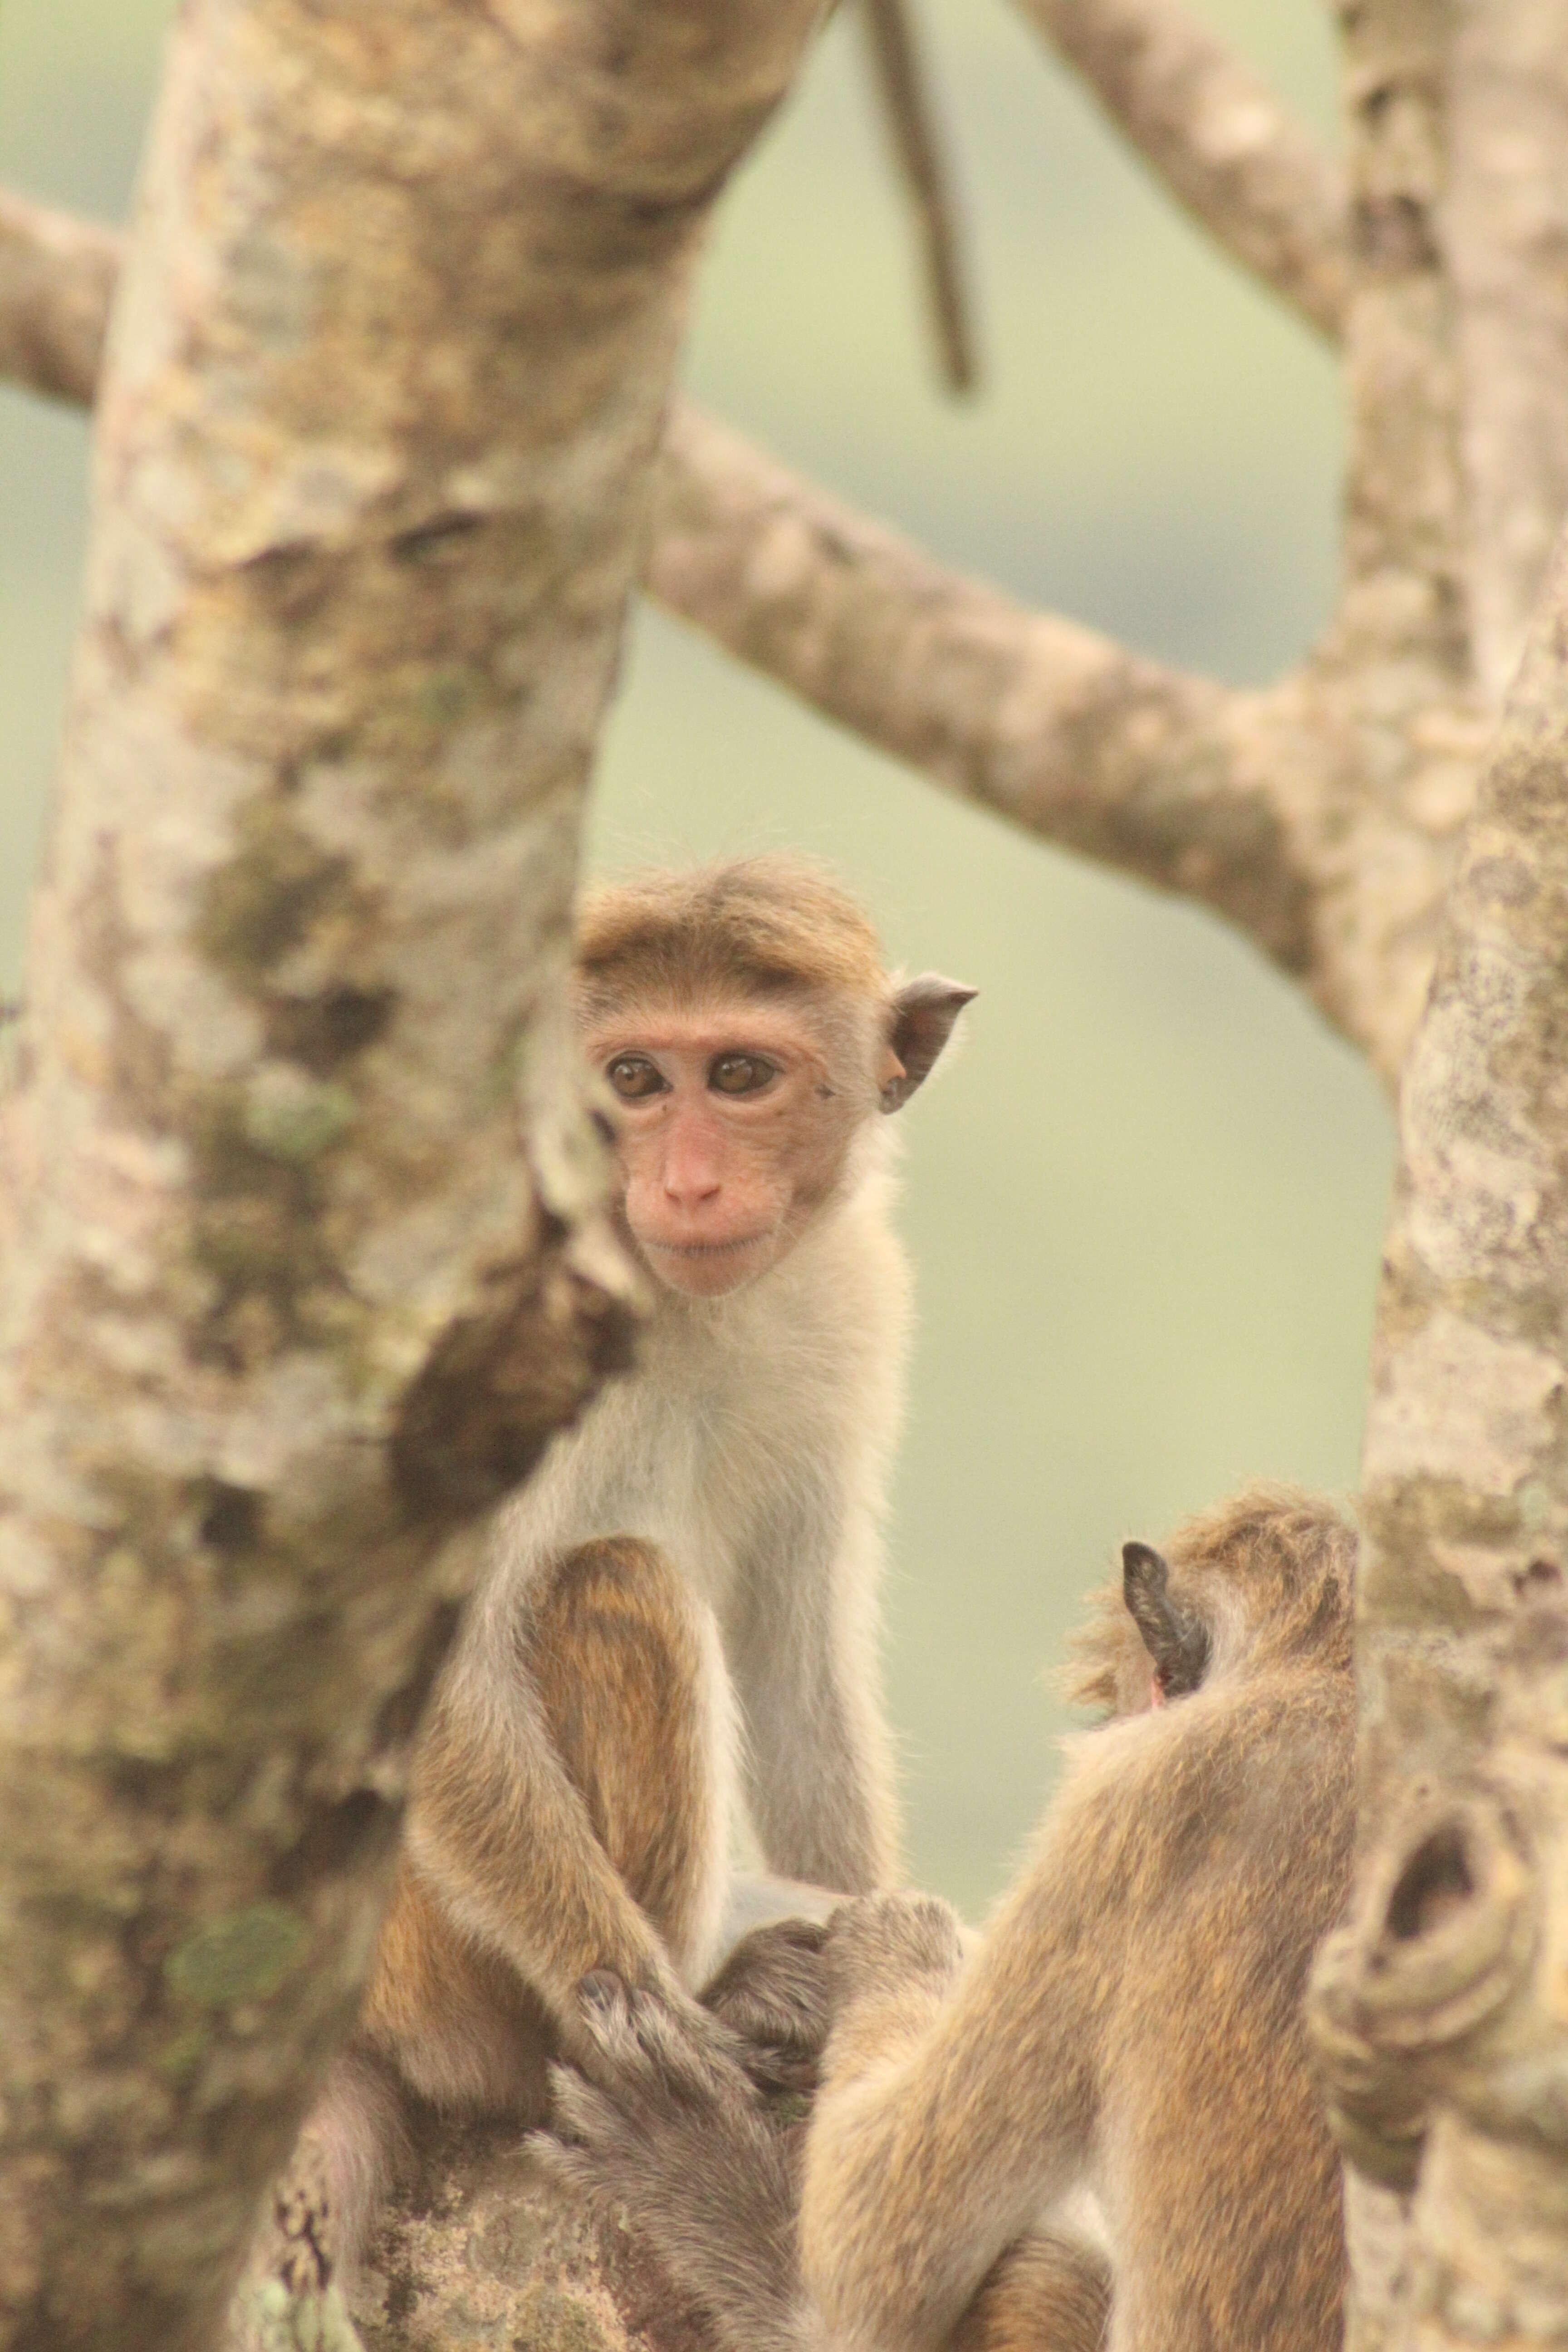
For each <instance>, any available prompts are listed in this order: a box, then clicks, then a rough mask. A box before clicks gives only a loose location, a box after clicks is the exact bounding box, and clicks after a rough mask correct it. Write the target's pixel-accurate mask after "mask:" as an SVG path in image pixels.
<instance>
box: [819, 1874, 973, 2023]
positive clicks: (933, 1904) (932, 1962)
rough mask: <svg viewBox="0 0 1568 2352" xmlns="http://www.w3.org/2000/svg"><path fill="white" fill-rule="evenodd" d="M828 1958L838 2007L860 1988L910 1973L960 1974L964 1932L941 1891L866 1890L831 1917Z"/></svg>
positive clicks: (830, 1986) (885, 1983) (889, 1982)
mask: <svg viewBox="0 0 1568 2352" xmlns="http://www.w3.org/2000/svg"><path fill="white" fill-rule="evenodd" d="M822 1957H823V1961H824V1964H825V1968H826V1976H827V1981H828V1990H829V1997H830V2000H831V2003H832V2007H833V2009H834V2010H835V2011H837V2009H838V2008H839V2007H840V2006H841V2005H842V2004H843V2003H844V2002H845V2001H847V2000H853V1999H855V1998H856V1997H857V1996H858V1995H859V1994H860V1993H863V1992H869V1991H872V1990H876V1989H878V1988H879V1987H882V1986H891V1985H894V1984H897V1983H900V1982H901V1981H903V1980H904V1979H908V1978H910V1977H941V1978H947V1977H951V1976H952V1975H954V1974H955V1973H956V1971H957V1969H958V1967H959V1964H960V1962H961V1961H962V1960H963V1929H962V1928H961V1927H960V1926H959V1923H958V1914H957V1913H956V1912H955V1911H954V1910H953V1908H952V1905H951V1904H950V1903H944V1902H943V1901H942V1897H941V1896H940V1895H857V1896H856V1898H855V1900H854V1901H853V1902H850V1903H843V1904H840V1906H839V1907H838V1909H837V1911H836V1912H835V1913H834V1914H833V1916H832V1917H831V1919H829V1921H828V1923H827V1940H826V1944H825V1945H824V1947H823V1954H822Z"/></svg>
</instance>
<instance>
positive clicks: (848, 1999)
mask: <svg viewBox="0 0 1568 2352" xmlns="http://www.w3.org/2000/svg"><path fill="white" fill-rule="evenodd" d="M1353 1564H1354V1538H1353V1537H1352V1533H1351V1530H1350V1529H1349V1528H1348V1527H1346V1525H1345V1524H1344V1522H1343V1521H1342V1519H1341V1518H1339V1517H1338V1516H1337V1515H1336V1514H1335V1513H1334V1512H1333V1511H1331V1509H1330V1508H1328V1507H1326V1506H1323V1505H1321V1504H1318V1503H1315V1502H1313V1501H1310V1500H1309V1499H1307V1498H1304V1497H1301V1496H1294V1495H1288V1494H1280V1493H1278V1492H1275V1491H1271V1490H1261V1489H1259V1490H1256V1491H1254V1492H1251V1493H1248V1494H1245V1495H1243V1496H1240V1497H1239V1498H1238V1499H1237V1501H1235V1502H1234V1503H1231V1504H1229V1505H1227V1506H1226V1507H1222V1508H1221V1509H1219V1510H1217V1511H1215V1512H1214V1513H1212V1514H1211V1515H1209V1516H1208V1517H1204V1518H1200V1519H1197V1520H1195V1521H1194V1522H1192V1523H1191V1524H1190V1525H1189V1526H1188V1527H1186V1528H1184V1529H1183V1530H1182V1531H1181V1532H1180V1534H1179V1535H1178V1537H1177V1538H1176V1539H1175V1541H1174V1542H1173V1545H1172V1547H1171V1549H1170V1552H1169V1556H1168V1558H1162V1556H1161V1555H1160V1554H1159V1553H1157V1552H1155V1551H1153V1550H1152V1549H1151V1548H1150V1547H1148V1546H1146V1545H1136V1544H1130V1545H1129V1546H1128V1547H1127V1548H1126V1550H1125V1553H1124V1555H1123V1575H1122V1579H1121V1584H1120V1586H1119V1588H1118V1589H1116V1590H1114V1591H1110V1592H1108V1593H1106V1594H1105V1595H1104V1596H1102V1597H1101V1599H1100V1601H1099V1602H1098V1604H1097V1608H1096V1614H1095V1618H1094V1622H1093V1623H1092V1626H1091V1628H1090V1631H1089V1634H1088V1635H1087V1637H1086V1638H1085V1641H1084V1643H1083V1645H1082V1654H1083V1662H1084V1663H1083V1671H1082V1673H1081V1675H1080V1676H1079V1696H1081V1697H1083V1698H1085V1699H1088V1700H1089V1701H1092V1702H1095V1703H1098V1704H1100V1705H1102V1706H1106V1707H1107V1708H1109V1709H1110V1715H1109V1717H1108V1719H1107V1720H1106V1721H1105V1722H1104V1723H1103V1724H1101V1725H1100V1727H1097V1728H1096V1729H1094V1730H1092V1731H1090V1732H1088V1733H1085V1734H1082V1735H1079V1736H1078V1737H1076V1738H1073V1739H1072V1740H1070V1741H1069V1742H1068V1773H1067V1777H1066V1779H1065V1780H1064V1783H1063V1785H1062V1788H1061V1790H1060V1791H1059V1793H1058V1797H1057V1799H1056V1801H1055V1802H1054V1803H1053V1804H1052V1806H1051V1808H1050V1810H1049V1811H1048V1812H1047V1815H1046V1818H1045V1821H1044V1822H1043V1824H1042V1827H1041V1830H1040V1832H1039V1836H1038V1840H1037V1845H1036V1849H1035V1853H1034V1855H1033V1858H1032V1860H1031V1861H1030V1863H1029V1864H1027V1866H1026V1869H1025V1871H1024V1873H1023V1874H1022V1875H1021V1877H1020V1878H1019V1880H1018V1881H1017V1883H1016V1885H1015V1886H1014V1887H1013V1889H1012V1891H1011V1892H1010V1893H1009V1894H1008V1895H1006V1896H1005V1898H1004V1900H1003V1902H1002V1904H1001V1906H1000V1908H999V1909H998V1911H997V1913H996V1916H995V1917H994V1920H993V1921H992V1923H991V1925H990V1927H988V1929H987V1931H986V1933H985V1936H984V1939H983V1940H982V1941H980V1942H979V1943H978V1944H977V1945H976V1946H975V1947H974V1948H972V1949H971V1950H970V1951H968V1952H967V1953H966V1952H965V1951H964V1949H963V1940H962V1938H961V1937H960V1933H959V1930H958V1927H957V1923H956V1921H955V1920H954V1918H953V1916H952V1913H951V1912H950V1911H949V1910H948V1908H947V1906H945V1905H944V1904H942V1903H939V1902H936V1901H934V1900H932V1899H931V1898H926V1897H911V1896H907V1895H873V1896H871V1897H869V1898H866V1899H863V1900H861V1901H858V1902H855V1903H851V1904H848V1905H847V1906H844V1907H843V1908H842V1909H841V1910H840V1911H838V1912H837V1913H836V1914H835V1915H834V1916H833V1919H832V1921H831V1922H830V1923H829V1925H828V1927H827V1928H826V1932H824V1931H822V1930H816V1931H800V1933H798V1934H797V1935H796V1937H795V1945H794V1947H793V1948H790V1949H788V1950H783V1949H781V1946H780V1935H781V1931H779V1930H777V1929H768V1930H764V1931H763V1933H762V1934H760V1935H759V1936H757V1937H753V1938H752V1939H751V1941H750V1943H749V1944H748V1945H745V1946H742V1948H741V1949H740V1950H739V1951H737V1953H736V1954H735V1956H734V1958H733V1960H732V1962H731V1983H732V1986H738V1985H739V1984H741V1983H742V1981H743V1980H744V1979H747V1978H748V1977H749V1978H750V1979H751V1984H752V1992H753V1994H754V1996H755V1997H756V1999H757V2000H758V2004H759V2010H760V2011H762V2012H763V2013H766V2012H767V2011H768V2008H769V2004H770V2000H771V1998H772V1996H771V1994H770V1990H769V1979H770V1976H771V1975H772V1973H773V1970H774V1969H775V1968H777V1967H778V1966H780V1965H781V1964H782V1965H783V1966H784V1967H785V1968H786V1969H790V1970H793V1971H794V1972H795V1973H796V1974H797V1975H798V1973H799V1972H800V1971H801V1969H803V1967H805V1966H808V1965H815V1967H816V1970H817V1972H818V1975H819V1979H820V1983H819V1996H818V1997H819V2001H820V2008H821V2011H822V2014H823V2015H824V2017H825V2018H826V2020H827V2021H828V2031H827V2037H826V2050H825V2053H824V2054H823V2060H822V2080H821V2089H820V2091H819V2094H818V2096H817V2100H816V2108H815V2111H814V2113H813V2116H812V2118H811V2121H810V2124H809V2126H807V2127H806V2129H805V2131H804V2132H802V2131H800V2130H798V2129H797V2130H795V2132H793V2133H791V2132H788V2131H784V2132H781V2131H780V2130H779V2129H778V2127H777V2126H776V2125H775V2124H774V2122H773V2120H772V2117H771V2114H770V2110H769V2107H768V2105H767V2103H766V2102H765V2101H764V2099H763V2097H762V2095H760V2094H759V2092H758V2090H757V2088H756V2086H755V2084H753V2083H752V2081H751V2080H750V2079H749V2078H748V2076H747V2074H745V2072H744V2071H743V2070H742V2068H741V2067H739V2066H737V2065H735V2064H734V2063H732V2062H731V2061H730V2060H728V2059H726V2058H725V2057H724V2055H723V2054H722V2053H709V2052H695V2053H694V2052H691V2051H689V2050H687V2049H685V2048H679V2047H677V2046H676V2044H675V2043H674V2042H672V2040H671V2039H670V2037H669V2036H668V2032H667V2023H668V2021H667V2019H666V2016H665V2013H664V2011H662V2008H661V2006H660V2003H659V2001H658V1997H657V1995H654V1994H649V1993H646V1992H641V1991H635V1990H629V1989H628V1988H626V1986H625V1985H623V1984H622V1983H620V1982H619V1981H618V1980H617V1979H615V1978H613V1977H608V1976H605V1975H602V1974H601V1975H598V1976H595V1977H592V1978H590V1979H588V1980H587V1982H586V1983H585V1984H584V1987H583V1988H582V1990H581V1993H580V2002H581V2008H582V2014H583V2017H584V2027H585V2031H586V2035H587V2041H588V2044H589V2046H588V2049H587V2051H586V2053H584V2056H583V2059H582V2061H581V2071H580V2072H577V2073H568V2072H567V2071H566V2070H563V2085H562V2089H561V2093H560V2096H559V2102H558V2115H559V2124H558V2128H559V2129H560V2130H561V2132H562V2133H563V2135H564V2137H565V2138H566V2139H567V2141H568V2142H569V2143H570V2144H569V2145H568V2146H567V2147H564V2148H563V2150H562V2151H561V2153H560V2154H559V2155H558V2156H557V2157H556V2158H554V2159H553V2160H554V2161H555V2162H556V2163H557V2164H558V2165H559V2167H560V2168H561V2169H562V2170H563V2172H564V2173H565V2175H566V2176H567V2177H568V2178H569V2179H573V2180H574V2181H576V2182H577V2183H579V2184H580V2185H581V2186H582V2187H584V2189H587V2190H588V2191H590V2192H591V2193H593V2194H595V2195H596V2196H598V2197H600V2198H604V2199H608V2200H614V2201H615V2202H616V2203H617V2204H619V2205H621V2206H623V2207H624V2208H625V2210H626V2212H627V2214H628V2216H629V2218H630V2220H631V2222H632V2224H633V2226H634V2228H636V2229H637V2231H639V2233H640V2234H641V2235H642V2236H643V2237H644V2239H645V2240H646V2241H647V2242H648V2243H649V2244H650V2245H651V2246H652V2247H653V2249H654V2250H655V2252H657V2254H658V2258H659V2259H660V2260H661V2262H662V2263H664V2265H665V2266H666V2267H667V2268H668V2271H669V2272H670V2273H671V2275H672V2276H673V2277H674V2278H675V2279H676V2280H677V2281H678V2282H679V2284H681V2285H682V2287H683V2288H684V2289H685V2290H686V2292H687V2293H688V2294H690V2295H691V2296H692V2298H693V2299H694V2300H695V2301H696V2302H697V2303H699V2304H700V2305H702V2306H703V2307H704V2308H705V2309H707V2310H708V2311H709V2312H710V2313H711V2314H712V2315H713V2318H714V2324H715V2327H716V2330H717V2332H718V2337H719V2340H720V2342H721V2345H722V2346H723V2347H726V2352H807V2347H811V2352H824V2347H834V2348H835V2352H837V2347H844V2352H871V2347H876V2352H894V2347H897V2352H915V2347H920V2352H931V2347H948V2352H1014V2348H1015V2347H1016V2352H1024V2347H1032V2352H1040V2347H1049V2352H1098V2347H1100V2346H1101V2345H1105V2346H1108V2347H1110V2352H1147V2347H1155V2346H1157V2347H1159V2352H1335V2347H1338V2345H1339V2343H1340V2336H1341V2327H1342V2313H1341V2299H1342V2289H1343V2281H1344V2255H1343V2245H1342V2223H1341V2210H1340V2179H1339V2167H1338V2163H1337V2161H1336V2158H1335V2154H1334V2150H1333V2147H1332V2145H1331V2141H1330V2138H1329V2135H1328V2131H1327V2128H1326V2126H1325V2124H1324V2121H1323V2118H1322V2115H1321V2109H1320V2103H1319V2100H1318V2097H1317V2095H1316V2092H1315V2089H1314V2086H1313V2084H1312V2081H1311V2078H1310V2072H1309V2066H1308V2056H1307V2046H1306V2040H1305V2034H1304V2030H1303V2025H1302V2019H1301V1998H1302V1990H1303V1987H1304V1983H1305V1978H1306V1971H1307V1967H1308V1963H1309V1961H1310V1956H1311V1953H1312V1950H1313V1948H1314V1946H1315V1945H1316V1943H1317V1942H1318V1940H1319V1938H1320V1937H1321V1936H1322V1935H1323V1933H1324V1932H1325V1931H1326V1930H1327V1929H1328V1927H1330V1926H1331V1924H1332V1922H1333V1920H1334V1919H1335V1917H1336V1916H1337V1915H1338V1913H1339V1911H1340V1909H1341V1906H1342V1903H1343V1900H1344V1895H1345V1891H1346V1887H1347V1885H1348V1878H1349V1866H1350V1847H1351V1832H1352V1748H1353V1738H1354V1696H1353V1687H1352V1670H1351V1614H1352V1577H1353ZM813 1932H815V1935H816V1942H815V1945H814V1947H813V1948H812V1952H811V1955H810V1958H809V1959H808V1957H807V1955H806V1953H805V1948H804V1947H803V1945H802V1941H801V1937H802V1936H803V1935H809V1934H810V1933H813ZM797 2231H798V2235H797ZM797 2248H798V2252H797Z"/></svg>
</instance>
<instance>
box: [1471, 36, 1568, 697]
mask: <svg viewBox="0 0 1568 2352" xmlns="http://www.w3.org/2000/svg"><path fill="white" fill-rule="evenodd" d="M1449 79H1450V97H1449V101H1448V111H1449V145H1450V152H1451V168H1450V172H1449V184H1448V193H1447V201H1446V204H1445V206H1444V219H1443V226H1444V232H1445V236H1446V239H1447V248H1448V255H1449V260H1450V266H1451V268H1452V272H1453V280H1454V289H1455V295H1456V309H1457V316H1458V354H1459V363H1460V367H1461V371H1462V376H1463V408H1462V415H1463V420H1464V423H1463V433H1464V456H1465V463H1466V470H1467V477H1468V494H1469V501H1470V509H1471V516H1472V523H1471V530H1470V536H1469V544H1468V574H1469V589H1470V611H1471V623H1472V627H1473V630H1474V636H1475V649H1476V664H1477V667H1478V669H1479V674H1480V677H1481V679H1482V681H1483V684H1484V685H1485V687H1486V688H1487V690H1488V691H1489V692H1490V693H1492V694H1495V695H1499V696H1500V695H1501V694H1502V693H1503V691H1504V689H1505V688H1506V687H1507V685H1508V682H1509V680H1510V677H1512V675H1513V671H1514V667H1515V666H1516V664H1517V662H1518V660H1519V655H1520V649H1521V646H1522V645H1523V643H1524V633H1525V628H1526V625H1527V624H1528V622H1529V619H1530V615H1531V610H1532V608H1533V606H1534V603H1535V598H1536V594H1537V592H1538V590H1539V587H1540V584H1541V579H1542V572H1544V570H1545V567H1546V559H1547V555H1548V553H1549V551H1550V550H1551V547H1552V541H1553V539H1554V537H1555V535H1556V530H1557V524H1558V521H1559V519H1560V518H1561V516H1562V515H1563V513H1565V512H1568V268H1565V267H1564V256H1565V254H1568V42H1565V40H1564V27H1563V10H1562V8H1561V7H1560V6H1559V5H1557V0H1468V5H1467V6H1465V7H1464V8H1463V9H1461V10H1460V11H1458V16H1457V21H1456V23H1455V26H1454V32H1453V51H1452V62H1451V66H1450V68H1449Z"/></svg>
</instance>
